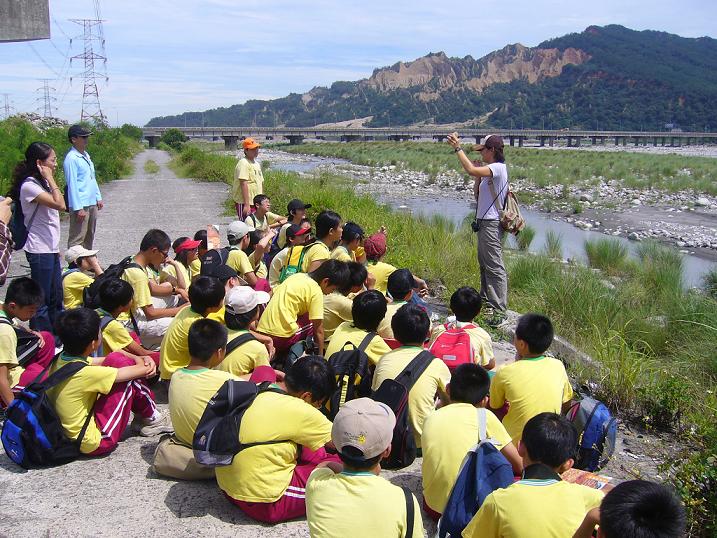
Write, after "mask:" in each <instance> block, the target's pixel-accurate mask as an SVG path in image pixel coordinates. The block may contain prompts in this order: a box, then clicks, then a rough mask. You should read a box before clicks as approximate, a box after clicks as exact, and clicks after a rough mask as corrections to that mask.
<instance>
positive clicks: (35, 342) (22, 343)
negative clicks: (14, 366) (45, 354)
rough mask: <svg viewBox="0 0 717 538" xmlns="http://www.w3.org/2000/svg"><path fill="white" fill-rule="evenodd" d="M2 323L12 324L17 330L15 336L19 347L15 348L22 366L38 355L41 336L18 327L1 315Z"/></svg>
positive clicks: (0, 320)
mask: <svg viewBox="0 0 717 538" xmlns="http://www.w3.org/2000/svg"><path fill="white" fill-rule="evenodd" d="M0 323H5V324H7V325H10V326H11V327H12V328H13V329H14V330H15V336H16V337H17V347H16V348H15V350H16V351H15V353H16V356H17V362H18V364H19V365H20V366H22V367H24V366H25V365H26V364H27V363H28V362H30V360H31V359H32V358H33V357H34V356H35V355H37V350H38V349H40V337H38V336H37V335H36V334H35V333H33V332H30V331H28V330H25V329H23V328H22V327H18V326H17V325H15V324H14V323H13V322H12V321H10V320H9V319H8V318H6V317H5V316H0Z"/></svg>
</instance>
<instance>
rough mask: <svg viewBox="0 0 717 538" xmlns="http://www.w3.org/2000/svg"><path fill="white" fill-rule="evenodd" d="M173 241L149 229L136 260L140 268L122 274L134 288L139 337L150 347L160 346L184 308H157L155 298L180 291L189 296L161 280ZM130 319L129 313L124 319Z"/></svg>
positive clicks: (155, 230) (133, 313)
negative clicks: (161, 269) (163, 265)
mask: <svg viewBox="0 0 717 538" xmlns="http://www.w3.org/2000/svg"><path fill="white" fill-rule="evenodd" d="M170 243H171V241H170V240H169V236H168V235H167V234H166V233H164V232H163V231H162V230H157V229H153V230H149V231H148V232H147V233H146V234H145V236H144V237H143V238H142V242H141V243H140V246H139V252H138V253H137V254H135V255H134V257H133V259H132V261H133V262H134V263H136V264H137V265H139V267H129V268H128V269H126V270H125V271H124V272H123V273H122V276H121V278H122V280H124V281H126V282H128V283H129V284H130V286H132V289H133V290H134V294H133V295H132V307H131V312H132V315H133V316H134V319H135V321H136V322H137V328H138V329H139V335H138V336H139V337H140V339H141V340H142V344H143V345H145V346H146V347H148V348H151V347H153V346H156V345H159V343H160V342H161V341H162V336H164V333H166V332H167V328H168V327H169V324H170V323H171V322H172V318H173V317H174V316H176V315H177V314H178V313H179V311H180V310H181V309H182V307H180V306H175V307H172V308H159V307H156V306H155V305H154V302H153V300H152V298H153V297H170V296H175V295H176V294H180V293H185V295H186V292H182V291H180V290H179V289H178V288H176V286H173V285H172V284H170V283H169V282H165V283H164V284H160V283H159V272H158V270H159V267H161V266H162V264H163V263H164V261H165V260H166V259H167V255H168V253H169V247H170V246H171V245H170ZM150 274H151V275H152V277H151V278H150V276H149V275H150ZM128 318H129V316H127V318H125V317H124V316H123V319H122V321H123V322H125V321H126V322H127V323H129V319H128Z"/></svg>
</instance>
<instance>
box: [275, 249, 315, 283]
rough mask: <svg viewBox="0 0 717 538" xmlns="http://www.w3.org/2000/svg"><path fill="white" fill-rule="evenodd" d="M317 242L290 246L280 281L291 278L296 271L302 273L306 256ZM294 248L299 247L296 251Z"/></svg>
mask: <svg viewBox="0 0 717 538" xmlns="http://www.w3.org/2000/svg"><path fill="white" fill-rule="evenodd" d="M315 244H316V243H311V244H310V245H296V246H292V247H290V248H289V252H288V253H287V255H286V265H285V266H284V267H282V268H281V272H280V273H279V283H280V284H281V283H282V282H284V280H286V279H287V278H289V277H290V276H291V275H295V274H296V273H302V272H303V271H302V269H301V268H302V267H303V266H304V256H306V253H307V252H309V249H310V248H311V247H313V246H314V245H315ZM294 249H298V250H297V251H296V252H295V251H294Z"/></svg>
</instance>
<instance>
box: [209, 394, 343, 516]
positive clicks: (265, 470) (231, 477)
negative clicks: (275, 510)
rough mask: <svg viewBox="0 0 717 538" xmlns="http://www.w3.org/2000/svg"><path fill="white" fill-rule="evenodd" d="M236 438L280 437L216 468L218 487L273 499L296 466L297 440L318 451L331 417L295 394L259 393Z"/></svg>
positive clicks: (245, 497) (251, 498)
mask: <svg viewBox="0 0 717 538" xmlns="http://www.w3.org/2000/svg"><path fill="white" fill-rule="evenodd" d="M239 439H240V440H241V442H242V443H257V442H263V441H284V440H286V441H287V442H286V443H273V444H269V445H258V446H253V447H250V448H246V449H244V450H242V451H241V452H239V454H237V455H236V456H234V461H233V462H232V464H231V465H229V466H226V467H217V483H218V484H219V487H220V488H221V489H222V491H224V492H225V493H227V494H228V495H229V496H230V497H232V498H233V499H238V500H241V501H247V502H257V503H273V502H274V501H276V500H278V499H279V498H281V496H282V495H284V492H285V491H286V488H287V487H288V486H289V483H290V482H291V478H292V476H293V474H294V469H295V468H296V458H297V454H298V451H297V445H301V446H304V447H307V448H308V449H309V450H318V449H319V448H321V447H322V446H324V445H325V444H326V443H327V442H329V441H330V440H331V422H329V420H328V419H327V418H326V417H325V416H324V415H323V414H321V411H319V410H318V409H316V408H314V407H312V406H311V405H309V404H307V403H306V402H304V401H303V400H300V399H299V398H294V397H293V396H288V395H286V394H277V393H275V392H264V393H262V394H259V396H257V397H256V400H254V402H253V403H252V404H251V406H249V409H247V410H246V412H245V413H244V417H243V418H242V421H241V427H240V429H239Z"/></svg>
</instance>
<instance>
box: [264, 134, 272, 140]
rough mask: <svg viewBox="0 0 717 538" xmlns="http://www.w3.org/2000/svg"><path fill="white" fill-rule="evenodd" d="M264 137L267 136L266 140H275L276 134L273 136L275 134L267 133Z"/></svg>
mask: <svg viewBox="0 0 717 538" xmlns="http://www.w3.org/2000/svg"><path fill="white" fill-rule="evenodd" d="M264 138H265V139H266V140H274V136H273V135H266V136H265V137H264Z"/></svg>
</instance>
